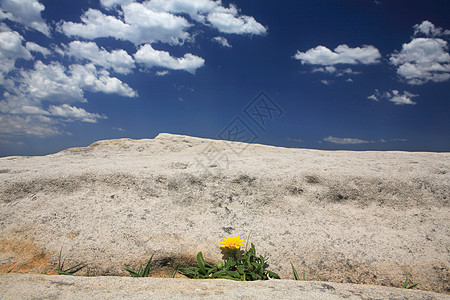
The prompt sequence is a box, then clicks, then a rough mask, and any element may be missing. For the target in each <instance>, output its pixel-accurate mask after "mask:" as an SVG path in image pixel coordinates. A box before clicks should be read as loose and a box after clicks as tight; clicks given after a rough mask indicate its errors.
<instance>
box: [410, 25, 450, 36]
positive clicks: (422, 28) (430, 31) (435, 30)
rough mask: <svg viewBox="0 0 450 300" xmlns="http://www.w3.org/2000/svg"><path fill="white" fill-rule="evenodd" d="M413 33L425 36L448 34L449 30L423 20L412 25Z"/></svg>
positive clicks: (449, 33)
mask: <svg viewBox="0 0 450 300" xmlns="http://www.w3.org/2000/svg"><path fill="white" fill-rule="evenodd" d="M413 28H414V35H415V36H420V35H424V36H426V37H436V36H443V35H450V30H444V29H442V28H441V27H436V26H434V24H433V23H431V22H430V21H423V22H422V23H421V24H416V25H414V27H413Z"/></svg>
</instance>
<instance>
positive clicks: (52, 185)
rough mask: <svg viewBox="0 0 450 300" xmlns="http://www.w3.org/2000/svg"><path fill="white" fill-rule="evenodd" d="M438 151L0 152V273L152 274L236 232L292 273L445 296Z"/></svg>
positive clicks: (151, 142) (444, 200) (171, 144)
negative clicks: (406, 286)
mask: <svg viewBox="0 0 450 300" xmlns="http://www.w3.org/2000/svg"><path fill="white" fill-rule="evenodd" d="M449 170H450V154H449V153H419V152H414V153H412V152H396V151H361V152H358V151H320V150H310V149H290V148H281V147H272V146H264V145H258V144H245V143H238V142H227V141H218V140H209V139H202V138H195V137H189V136H180V135H171V134H160V135H158V136H157V137H156V138H155V139H143V140H131V139H118V140H106V141H99V142H96V143H94V144H92V145H90V146H88V147H82V148H71V149H67V150H64V151H61V152H59V153H56V154H52V155H47V156H36V157H4V158H0V273H6V272H8V271H10V270H12V272H13V273H14V272H15V273H38V274H55V268H56V265H57V262H58V254H59V252H60V250H61V249H62V257H63V260H64V262H65V266H66V267H69V266H71V265H74V264H78V263H81V262H84V263H86V264H87V267H86V268H84V269H82V270H81V271H80V272H78V273H77V275H83V276H86V275H90V276H107V275H114V276H125V275H128V274H127V273H126V271H124V268H123V267H124V265H125V264H126V265H130V266H131V267H134V268H137V267H138V266H139V265H140V264H141V263H145V262H146V260H147V259H148V258H149V257H150V255H152V254H155V256H154V261H153V264H152V269H151V272H152V273H151V275H152V276H159V277H163V276H168V275H169V274H170V272H171V271H172V269H173V268H174V266H175V265H183V266H187V265H192V264H194V263H195V256H196V254H197V252H198V251H202V252H203V254H204V257H205V259H206V260H207V261H209V262H211V263H215V262H217V261H219V260H221V259H222V253H221V251H220V248H219V246H220V244H219V241H220V240H221V238H223V237H226V236H232V235H237V234H240V235H241V237H243V238H245V239H247V237H248V235H249V234H250V233H251V237H250V241H251V242H253V243H254V244H255V246H256V250H257V252H258V253H259V254H262V255H264V256H266V257H269V269H270V270H272V271H274V272H277V273H279V275H280V276H281V277H282V278H283V279H292V278H293V274H292V269H291V265H290V263H291V262H292V263H293V264H294V265H295V267H296V268H297V271H298V272H299V273H303V272H305V275H306V279H307V280H316V281H330V282H341V283H360V284H375V285H382V286H392V287H400V286H401V285H402V284H403V282H404V280H405V277H406V275H407V276H408V278H409V279H410V283H411V284H413V283H418V284H419V285H418V286H417V288H419V289H421V290H427V291H434V292H439V293H450V286H449V281H450V280H449V279H450V276H449V267H450V257H449V250H448V249H449V245H450V226H449V216H450V211H449V203H448V200H449V195H450V172H449Z"/></svg>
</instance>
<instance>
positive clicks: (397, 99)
mask: <svg viewBox="0 0 450 300" xmlns="http://www.w3.org/2000/svg"><path fill="white" fill-rule="evenodd" d="M417 96H419V95H415V94H412V93H410V92H408V91H404V92H403V93H400V92H399V91H398V90H392V91H390V92H386V93H385V96H384V97H385V98H386V99H388V100H389V101H391V102H394V103H395V104H396V105H405V104H410V105H414V104H416V102H414V101H412V98H414V97H417Z"/></svg>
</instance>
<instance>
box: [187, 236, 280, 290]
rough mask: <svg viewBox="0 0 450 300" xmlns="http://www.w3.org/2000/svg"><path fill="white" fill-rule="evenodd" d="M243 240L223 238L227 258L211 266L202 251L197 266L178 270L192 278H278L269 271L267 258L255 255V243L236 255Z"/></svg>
mask: <svg viewBox="0 0 450 300" xmlns="http://www.w3.org/2000/svg"><path fill="white" fill-rule="evenodd" d="M243 241H244V240H243V239H240V237H239V235H238V236H236V237H229V238H226V239H224V241H222V242H221V243H222V244H223V245H222V246H221V247H225V248H228V249H226V250H228V251H229V253H228V255H227V258H226V260H225V261H223V262H218V263H217V265H215V266H213V265H211V264H208V263H206V262H205V260H204V258H203V254H202V252H199V253H198V254H197V265H198V266H197V267H189V268H179V270H180V272H181V273H182V274H184V275H186V276H187V277H190V278H194V279H208V278H221V279H231V280H238V281H253V280H268V279H280V276H278V274H276V273H274V272H272V271H269V270H267V269H266V267H267V259H266V258H264V257H263V256H262V255H260V256H257V255H256V249H255V245H253V243H252V244H251V247H250V249H249V250H247V247H246V249H245V251H244V252H243V253H242V255H239V256H238V255H237V250H238V249H239V246H240V245H241V244H242V242H243Z"/></svg>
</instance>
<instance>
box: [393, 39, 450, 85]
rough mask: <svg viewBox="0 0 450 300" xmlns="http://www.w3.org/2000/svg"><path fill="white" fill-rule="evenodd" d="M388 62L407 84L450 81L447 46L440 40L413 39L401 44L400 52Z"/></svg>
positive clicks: (449, 60)
mask: <svg viewBox="0 0 450 300" xmlns="http://www.w3.org/2000/svg"><path fill="white" fill-rule="evenodd" d="M390 62H391V64H392V65H394V66H395V67H397V74H398V75H399V76H400V78H402V79H403V80H405V81H406V82H407V83H408V84H412V85H420V84H424V83H426V82H428V81H434V82H442V81H446V80H448V79H450V55H449V53H448V44H447V42H446V41H444V40H442V39H440V38H415V39H413V40H412V41H411V42H409V43H407V44H403V46H402V50H401V51H400V52H397V53H394V54H392V55H391V57H390Z"/></svg>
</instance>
